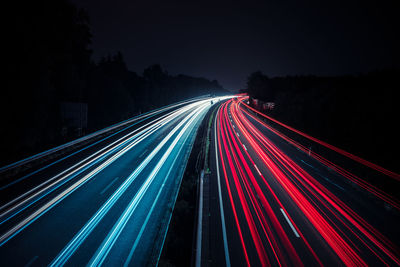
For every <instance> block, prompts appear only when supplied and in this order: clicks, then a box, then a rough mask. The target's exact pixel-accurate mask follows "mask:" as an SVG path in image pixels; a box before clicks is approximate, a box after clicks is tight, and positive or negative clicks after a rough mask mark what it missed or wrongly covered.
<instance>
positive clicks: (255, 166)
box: [254, 164, 262, 176]
mask: <svg viewBox="0 0 400 267" xmlns="http://www.w3.org/2000/svg"><path fill="white" fill-rule="evenodd" d="M254 168H256V170H257V172H258V174H259V175H260V176H261V175H262V174H261V172H260V170H259V169H258V168H257V165H256V164H254Z"/></svg>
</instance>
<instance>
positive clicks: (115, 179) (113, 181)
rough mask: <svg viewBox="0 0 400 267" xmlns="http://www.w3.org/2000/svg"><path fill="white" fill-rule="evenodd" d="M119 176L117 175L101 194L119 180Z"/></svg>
mask: <svg viewBox="0 0 400 267" xmlns="http://www.w3.org/2000/svg"><path fill="white" fill-rule="evenodd" d="M118 178H119V177H115V178H114V180H112V181H111V183H110V184H109V185H107V186H106V187H105V188H104V189H103V190H102V191H101V192H100V195H102V194H104V193H105V192H106V191H107V190H108V189H109V188H110V187H111V186H112V185H113V184H114V183H115V181H117V180H118Z"/></svg>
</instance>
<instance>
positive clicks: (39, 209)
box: [0, 98, 216, 266]
mask: <svg viewBox="0 0 400 267" xmlns="http://www.w3.org/2000/svg"><path fill="white" fill-rule="evenodd" d="M211 100H213V101H214V102H216V99H210V98H208V99H204V100H198V101H188V102H187V103H183V104H180V105H177V106H174V107H173V108H167V109H163V110H160V111H157V112H155V113H152V114H151V116H144V117H140V118H139V119H137V120H134V121H132V122H130V123H129V124H127V125H126V126H124V127H122V129H121V130H119V131H118V132H116V133H115V134H113V135H112V136H108V137H106V138H103V139H101V140H100V141H96V142H95V143H90V144H88V145H87V146H84V147H83V148H80V149H79V150H78V151H73V153H72V152H71V153H70V154H67V155H63V157H62V158H61V159H57V160H56V161H54V162H46V164H43V166H39V167H37V168H36V169H35V170H31V171H30V172H29V171H25V172H23V173H22V174H20V175H19V176H18V177H16V178H14V179H11V178H7V179H1V188H0V190H1V192H0V193H1V194H2V199H1V207H0V258H1V264H2V266H44V265H50V266H60V265H70V266H77V265H79V266H80V265H91V266H97V265H102V264H103V265H118V266H129V265H133V266H142V265H145V264H155V263H157V261H158V257H159V254H160V251H161V248H162V245H163V242H164V238H165V235H166V231H167V228H168V224H169V220H170V216H171V212H172V209H173V207H174V204H175V199H176V196H177V193H178V189H179V186H180V182H181V178H182V175H183V171H184V169H185V166H186V162H187V159H188V156H189V154H190V151H191V147H192V144H193V141H194V138H195V136H196V131H197V128H198V126H199V124H200V122H201V121H202V119H203V117H204V115H205V114H206V112H207V111H208V110H209V108H210V107H211V105H212V104H211V103H212V102H211Z"/></svg>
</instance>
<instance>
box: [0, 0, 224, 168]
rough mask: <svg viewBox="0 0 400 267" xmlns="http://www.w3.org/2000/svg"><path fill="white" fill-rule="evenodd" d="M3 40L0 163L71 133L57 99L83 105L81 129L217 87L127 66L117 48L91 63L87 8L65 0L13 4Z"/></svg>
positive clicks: (61, 140) (218, 88)
mask: <svg viewBox="0 0 400 267" xmlns="http://www.w3.org/2000/svg"><path fill="white" fill-rule="evenodd" d="M7 8H8V9H7V10H6V11H5V12H8V13H9V14H12V15H13V18H12V19H11V20H9V21H8V22H9V25H8V28H9V31H7V38H6V39H5V40H4V43H5V44H6V49H5V50H4V52H3V53H4V57H3V59H4V61H3V65H4V66H5V67H6V71H5V75H4V80H3V86H2V87H1V88H2V89H1V92H2V97H1V118H2V130H1V141H0V144H1V148H2V151H3V153H1V158H0V165H4V164H7V163H9V162H12V161H14V160H18V159H21V158H23V157H25V156H28V155H31V154H33V153H37V152H40V151H42V150H44V149H47V148H50V147H53V146H55V145H58V144H61V143H64V142H66V141H68V140H70V139H73V138H76V137H77V136H76V134H75V133H65V132H63V131H62V129H63V127H64V121H63V118H62V114H61V111H60V105H61V103H63V102H73V103H74V102H76V103H85V105H86V104H87V109H88V113H87V129H86V133H89V132H92V131H95V130H97V129H100V128H103V127H106V126H108V125H110V124H113V123H116V122H118V121H121V120H124V119H127V118H129V117H131V116H133V115H136V114H139V113H141V112H145V111H148V110H151V109H154V108H156V107H160V106H163V105H167V104H170V103H173V102H175V101H179V100H183V99H185V98H188V97H195V96H199V95H204V94H209V93H221V92H225V91H224V89H223V88H222V87H221V86H220V85H219V84H218V82H217V81H215V80H214V81H209V80H207V79H205V78H195V77H190V76H186V75H176V76H173V75H169V74H168V73H167V72H166V71H165V70H163V69H162V68H161V67H160V65H153V66H150V67H148V68H146V69H145V70H144V71H143V73H142V74H137V73H135V72H132V71H130V70H129V69H128V68H127V66H126V64H125V62H124V59H123V55H122V54H121V53H119V52H118V53H116V54H115V55H108V56H105V57H104V58H102V59H101V60H99V62H95V61H94V60H93V59H92V51H91V49H90V44H91V40H92V34H91V31H90V22H89V21H90V20H89V16H88V14H87V12H86V11H85V10H82V9H80V8H77V7H76V6H75V5H73V4H71V3H69V2H68V1H66V0H40V1H28V2H24V4H23V5H22V4H20V3H17V2H13V3H10V5H8V6H7Z"/></svg>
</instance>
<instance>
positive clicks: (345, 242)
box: [197, 98, 400, 266]
mask: <svg viewBox="0 0 400 267" xmlns="http://www.w3.org/2000/svg"><path fill="white" fill-rule="evenodd" d="M240 100H241V99H240V98H239V100H229V101H227V102H226V103H224V104H222V105H221V107H220V108H219V110H218V113H217V115H216V116H215V119H214V123H213V127H212V139H211V146H210V155H211V158H210V163H211V167H210V170H211V175H210V177H209V178H208V179H205V180H204V188H205V189H204V190H205V192H204V193H203V195H204V196H205V198H204V199H203V203H204V205H203V206H204V207H205V208H204V210H203V214H206V215H205V216H203V217H204V219H203V220H202V225H204V229H203V232H202V245H201V250H202V251H201V254H202V256H201V257H200V258H199V259H200V261H198V262H197V264H198V265H201V266H224V265H226V266H231V265H232V266H246V265H247V266H270V265H273V266H302V265H306V266H314V265H325V266H342V265H348V266H363V265H364V266H365V265H371V266H382V265H389V266H398V265H400V250H399V244H400V234H399V233H400V231H399V230H398V227H399V225H400V224H399V223H400V216H399V202H398V200H396V199H394V198H392V197H391V196H389V195H386V194H385V193H384V192H381V191H379V190H378V189H376V188H374V187H373V186H372V185H369V184H368V183H365V182H363V181H362V178H359V177H356V176H355V175H353V176H352V175H351V172H347V171H345V170H343V169H340V168H339V167H338V166H336V167H335V166H334V165H332V164H331V163H328V162H327V161H324V159H323V158H322V157H319V156H318V155H316V154H315V153H313V152H311V151H307V149H306V148H304V147H301V145H299V144H296V142H295V141H293V140H291V139H288V138H286V137H285V136H283V135H281V134H280V133H279V132H275V131H274V129H273V128H270V126H269V125H268V124H266V123H265V122H264V121H263V120H261V119H260V118H259V117H257V116H255V115H254V113H252V112H250V111H249V110H248V109H246V108H245V107H243V105H242V104H239V103H240ZM356 178H357V179H359V180H356Z"/></svg>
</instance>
